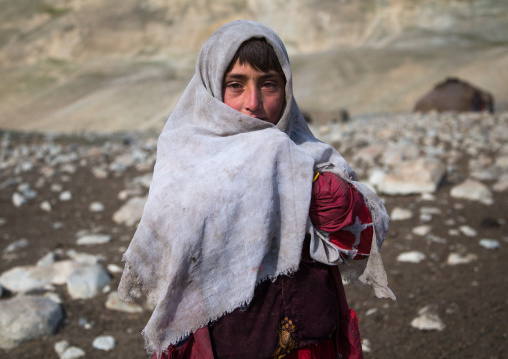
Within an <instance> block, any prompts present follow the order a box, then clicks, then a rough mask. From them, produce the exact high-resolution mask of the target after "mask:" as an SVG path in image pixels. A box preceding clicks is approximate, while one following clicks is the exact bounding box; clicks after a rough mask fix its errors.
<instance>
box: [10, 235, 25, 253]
mask: <svg viewBox="0 0 508 359" xmlns="http://www.w3.org/2000/svg"><path fill="white" fill-rule="evenodd" d="M29 244H30V242H28V239H26V238H21V239H18V240H17V241H15V242H12V243H11V244H9V245H8V246H7V247H6V248H5V249H4V253H12V252H16V251H18V250H20V249H23V248H26V247H28V245H29Z"/></svg>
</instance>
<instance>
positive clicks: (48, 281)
mask: <svg viewBox="0 0 508 359" xmlns="http://www.w3.org/2000/svg"><path fill="white" fill-rule="evenodd" d="M313 131H314V132H315V133H316V134H317V135H318V137H320V138H321V139H323V140H324V141H326V142H329V143H332V144H333V145H334V146H336V147H337V148H338V149H339V150H340V151H341V153H343V154H344V156H345V157H346V159H347V160H348V161H349V162H350V163H351V164H352V166H353V167H354V168H355V169H356V170H357V172H358V174H359V177H360V178H361V180H362V181H364V182H366V183H368V184H369V185H371V186H372V187H374V188H375V189H376V190H377V191H378V193H380V195H381V196H382V197H383V199H384V201H385V204H386V207H387V209H388V211H389V213H390V214H391V216H392V222H391V226H390V231H389V233H388V237H387V239H386V242H385V244H384V246H383V248H382V253H383V258H384V263H385V266H386V269H387V273H388V277H389V282H390V285H391V288H392V290H393V291H394V292H395V294H396V296H397V302H393V301H391V300H388V299H386V300H380V299H376V298H374V297H373V295H372V294H371V293H370V292H369V291H368V290H366V289H365V288H362V287H359V286H356V285H353V284H350V285H347V286H346V291H347V295H348V298H349V300H350V305H351V307H353V308H354V309H356V310H357V312H358V315H359V318H360V330H361V332H362V336H363V338H364V342H363V344H364V349H365V352H366V357H367V358H408V357H416V358H504V357H506V356H507V355H508V344H507V343H508V340H507V336H508V324H507V323H508V322H507V312H508V299H507V296H506V293H507V288H508V286H507V284H508V279H507V277H506V275H505V273H506V272H507V270H508V264H507V263H508V262H507V261H506V260H503V259H502V258H503V257H504V256H505V255H506V254H507V250H508V249H507V248H508V235H507V234H506V230H507V227H508V224H507V220H508V113H502V114H496V115H487V114H477V115H454V114H444V115H436V114H430V115H426V116H421V115H398V116H389V117H388V116H387V117H371V118H357V119H355V120H353V121H350V122H348V123H321V124H315V125H313ZM156 138H157V135H156V134H155V133H150V132H136V133H122V134H113V135H97V134H90V133H75V134H67V135H55V134H37V133H25V132H7V131H4V132H0V169H1V171H0V204H1V205H0V253H1V256H2V260H1V261H0V284H1V286H0V288H1V291H0V293H1V299H0V313H1V316H0V347H1V348H3V349H0V357H2V358H4V357H5V358H34V357H36V358H62V359H63V358H67V359H69V358H77V357H80V356H81V357H86V358H101V359H102V358H145V357H146V354H145V352H144V350H143V340H142V337H141V335H140V332H141V330H142V328H143V327H144V325H145V323H146V321H147V320H148V318H149V316H150V309H149V308H147V306H146V304H145V303H143V302H140V303H137V304H135V305H131V306H127V307H126V306H125V305H122V303H121V302H118V301H117V300H116V297H115V288H116V287H117V285H118V282H119V279H120V276H121V270H122V263H121V256H122V253H123V252H124V251H125V249H126V247H127V246H128V244H129V241H130V239H131V237H132V235H133V233H134V230H135V226H136V223H137V220H138V219H139V216H140V212H141V208H142V205H143V203H144V198H145V196H146V193H147V191H148V186H149V183H150V179H151V171H152V169H153V164H154V160H155V148H156ZM23 293H24V294H23ZM30 338H32V339H30ZM28 339H30V340H28ZM25 340H27V341H25Z"/></svg>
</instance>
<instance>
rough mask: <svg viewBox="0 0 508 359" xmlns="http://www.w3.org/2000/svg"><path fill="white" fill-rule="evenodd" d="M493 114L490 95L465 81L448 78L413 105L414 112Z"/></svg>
mask: <svg viewBox="0 0 508 359" xmlns="http://www.w3.org/2000/svg"><path fill="white" fill-rule="evenodd" d="M433 110H435V111H437V112H446V111H456V112H481V111H489V112H491V113H492V112H494V98H493V97H492V95H491V94H490V93H489V92H487V91H485V90H482V89H480V88H478V87H475V86H473V85H471V84H469V83H467V82H466V81H463V80H461V79H458V78H455V77H449V78H447V79H446V80H444V81H443V82H441V83H439V84H437V85H436V86H435V87H434V88H433V89H432V90H431V91H430V92H429V93H427V94H426V95H425V96H423V97H422V98H421V99H420V100H418V102H417V103H416V105H415V108H414V111H415V112H429V111H433Z"/></svg>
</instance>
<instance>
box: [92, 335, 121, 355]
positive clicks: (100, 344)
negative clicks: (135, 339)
mask: <svg viewBox="0 0 508 359" xmlns="http://www.w3.org/2000/svg"><path fill="white" fill-rule="evenodd" d="M115 344H116V342H115V338H113V337H112V336H111V335H101V336H99V337H97V338H95V339H94V341H93V343H92V345H93V347H94V348H95V349H99V350H104V351H109V350H112V349H114V348H115Z"/></svg>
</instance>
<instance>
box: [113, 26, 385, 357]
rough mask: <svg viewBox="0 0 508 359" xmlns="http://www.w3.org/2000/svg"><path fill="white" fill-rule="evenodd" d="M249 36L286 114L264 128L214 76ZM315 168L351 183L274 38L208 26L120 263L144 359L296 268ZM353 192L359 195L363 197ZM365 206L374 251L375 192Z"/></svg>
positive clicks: (380, 211)
mask: <svg viewBox="0 0 508 359" xmlns="http://www.w3.org/2000/svg"><path fill="white" fill-rule="evenodd" d="M253 37H262V38H265V39H266V40H267V42H268V43H269V44H270V45H272V46H273V48H274V50H275V53H276V54H277V57H278V59H279V61H280V64H281V67H282V69H283V71H284V74H285V76H286V88H285V91H286V107H285V109H284V111H283V114H282V117H281V119H280V121H279V122H278V123H277V125H276V126H274V125H272V124H270V123H268V122H265V121H262V120H259V119H255V118H251V117H249V116H246V115H244V114H242V113H240V112H238V111H236V110H233V109H232V108H230V107H228V106H227V105H225V104H224V103H223V102H222V78H223V75H224V72H225V70H226V69H227V67H228V65H229V62H230V61H231V59H232V57H233V56H234V54H235V53H236V51H237V49H238V47H239V46H240V45H241V44H242V43H243V42H244V41H246V40H248V39H250V38H253ZM323 162H327V163H330V164H331V165H333V166H334V169H335V172H337V174H339V175H340V176H341V177H342V178H344V179H345V180H347V181H349V182H350V183H353V184H355V185H356V182H354V181H356V175H355V173H354V172H353V171H352V169H351V168H350V167H349V165H348V164H347V163H346V161H345V160H344V159H343V158H342V156H341V155H340V154H339V153H338V152H337V151H336V150H334V149H333V148H332V147H330V146H328V145H326V144H324V143H322V142H320V141H318V140H317V139H316V138H315V137H314V136H313V135H312V133H311V132H310V130H309V128H308V126H307V125H306V123H305V120H304V119H303V116H302V114H301V112H300V110H299V109H298V106H297V105H296V102H295V101H294V98H293V91H292V79H291V69H290V66H289V60H288V56H287V53H286V50H285V48H284V45H283V44H282V41H281V40H280V39H279V37H278V36H277V35H276V34H275V33H274V32H273V31H272V30H271V29H269V28H268V27H266V26H264V25H261V24H258V23H255V22H251V21H235V22H232V23H229V24H226V25H224V26H222V27H221V28H219V29H218V30H217V31H216V32H215V33H214V34H213V35H212V36H211V37H210V38H209V39H208V40H207V42H206V43H205V44H204V45H203V47H202V49H201V51H200V54H199V56H198V60H197V64H196V73H195V75H194V77H193V78H192V80H191V81H190V83H189V85H188V87H187V89H186V90H185V92H184V94H183V95H182V98H181V99H180V101H179V102H178V104H177V106H176V107H175V109H174V110H173V112H172V114H171V116H170V117H169V119H168V121H167V123H166V125H165V127H164V129H163V131H162V133H161V135H160V137H159V140H158V144H157V161H156V164H155V168H154V176H153V180H152V183H151V186H150V190H149V194H148V200H147V203H146V205H145V208H144V212H143V216H142V218H141V221H140V223H139V226H138V228H137V230H136V233H135V234H134V237H133V239H132V241H131V243H130V245H129V248H128V249H127V251H126V252H125V254H124V256H123V260H124V261H125V270H124V273H123V275H122V279H121V281H120V285H119V288H118V293H119V295H120V298H122V299H123V300H127V301H128V300H132V299H133V298H134V297H138V296H139V295H140V294H141V293H143V294H144V295H146V296H147V298H148V300H149V302H151V304H152V305H153V306H155V309H154V311H153V314H152V316H151V318H150V320H149V321H148V323H147V325H146V327H145V329H144V331H143V335H144V337H145V344H146V350H147V351H148V352H149V353H153V352H157V353H161V352H162V351H164V350H165V349H166V348H167V347H168V346H169V345H170V344H175V343H177V342H178V341H179V340H181V339H182V338H184V337H186V336H187V335H188V334H189V333H191V332H194V331H196V330H197V329H198V328H200V327H203V326H205V325H207V324H208V323H210V322H211V321H213V320H216V319H217V318H219V317H221V316H223V315H224V314H226V313H229V312H231V311H233V310H234V309H235V308H237V307H239V306H241V305H245V304H248V303H249V302H250V300H251V299H252V296H253V293H254V288H255V286H256V284H257V283H259V282H260V281H263V280H268V279H274V278H276V277H277V276H279V275H282V274H289V273H292V272H294V271H296V270H297V269H298V265H299V262H300V256H301V251H302V243H303V239H304V237H305V233H306V232H308V231H309V225H308V223H309V221H308V215H309V214H308V213H309V205H310V198H311V188H312V178H313V175H314V173H313V171H314V168H315V167H316V165H318V164H320V163H323ZM357 188H358V189H359V191H360V192H361V193H362V194H364V196H365V193H364V191H370V190H368V189H367V188H366V187H362V188H359V187H357ZM365 198H366V201H371V202H372V201H374V202H375V203H374V204H370V205H369V208H370V209H371V210H375V211H376V218H377V219H378V223H377V224H378V225H377V226H375V228H376V230H378V231H379V233H378V236H377V239H378V245H379V246H380V245H381V243H382V241H383V239H384V235H385V232H386V230H387V227H388V216H387V214H386V211H385V209H384V207H383V206H382V204H381V202H380V201H379V199H378V198H377V196H375V195H373V194H372V195H371V196H370V197H369V196H365ZM381 269H382V268H381ZM382 270H383V269H382ZM383 273H384V270H383Z"/></svg>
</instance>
